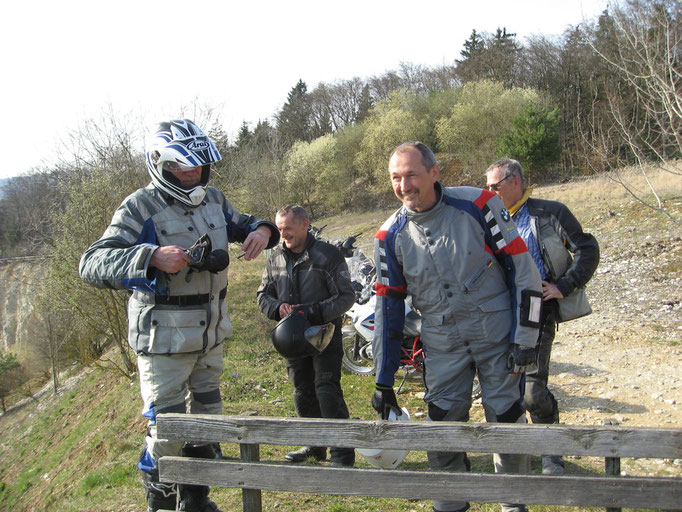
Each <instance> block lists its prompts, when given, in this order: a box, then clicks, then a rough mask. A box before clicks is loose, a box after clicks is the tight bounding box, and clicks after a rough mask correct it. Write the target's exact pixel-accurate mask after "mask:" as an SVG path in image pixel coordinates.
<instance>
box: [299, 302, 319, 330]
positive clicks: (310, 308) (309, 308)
mask: <svg viewBox="0 0 682 512" xmlns="http://www.w3.org/2000/svg"><path fill="white" fill-rule="evenodd" d="M296 309H297V310H299V311H303V313H304V314H305V317H306V318H307V319H308V321H309V322H310V324H311V325H322V324H323V323H325V322H324V321H323V320H322V317H321V316H320V305H319V304H318V303H317V302H312V303H310V304H301V305H300V306H298V308H296Z"/></svg>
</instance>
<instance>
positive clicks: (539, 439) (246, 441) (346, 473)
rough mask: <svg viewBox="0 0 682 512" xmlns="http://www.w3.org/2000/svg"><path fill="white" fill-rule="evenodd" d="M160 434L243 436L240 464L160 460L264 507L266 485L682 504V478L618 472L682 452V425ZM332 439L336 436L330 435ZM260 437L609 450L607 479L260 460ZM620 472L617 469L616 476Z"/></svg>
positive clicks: (359, 492) (170, 428)
mask: <svg viewBox="0 0 682 512" xmlns="http://www.w3.org/2000/svg"><path fill="white" fill-rule="evenodd" d="M157 432H158V435H159V437H162V438H166V439H178V440H187V441H189V440H191V441H195V442H221V443H239V444H240V446H241V456H242V460H241V461H229V460H206V459H193V458H186V457H162V458H161V460H160V461H159V472H160V476H161V479H162V480H163V481H168V482H177V483H187V484H203V485H212V486H222V487H233V488H242V490H243V510H244V511H245V512H260V511H261V510H262V505H261V494H260V493H261V490H266V491H292V492H306V493H317V494H343V495H351V496H383V497H393V498H406V499H451V500H463V501H477V502H493V503H501V502H509V503H527V504H543V505H565V506H574V507H575V506H579V507H580V506H592V507H606V508H607V510H618V509H619V508H620V507H643V508H658V509H681V508H682V478H679V477H665V478H663V477H643V476H636V477H633V476H628V477H616V475H619V471H617V470H614V468H617V467H618V466H619V463H620V458H621V457H640V458H670V459H678V458H682V429H672V428H633V427H622V426H577V425H576V426H568V425H508V424H495V423H459V422H418V421H412V422H386V421H366V420H324V419H307V418H305V419H304V418H269V417H268V418H266V417H254V416H244V417H242V416H210V415H186V414H161V415H159V416H158V418H157ZM332 440H333V441H332ZM260 444H274V445H312V446H328V445H333V446H352V447H354V448H402V449H404V448H405V447H409V448H410V449H416V450H445V451H467V452H471V453H528V454H542V453H552V454H561V455H581V456H593V457H604V458H605V467H606V469H607V475H606V476H569V475H564V476H561V477H556V476H544V475H537V474H532V475H503V474H489V473H450V472H443V471H430V470H424V471H404V470H400V469H398V470H381V469H366V468H337V467H328V466H310V465H292V464H288V463H276V462H261V461H259V448H258V446H259V445H260ZM608 471H615V473H616V475H608Z"/></svg>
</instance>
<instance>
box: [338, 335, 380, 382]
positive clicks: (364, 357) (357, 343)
mask: <svg viewBox="0 0 682 512" xmlns="http://www.w3.org/2000/svg"><path fill="white" fill-rule="evenodd" d="M341 364H342V365H343V367H344V368H345V369H346V370H348V371H349V372H351V373H354V374H356V375H374V360H373V359H372V344H371V343H368V342H367V341H365V340H364V339H363V338H362V337H361V336H360V335H359V334H357V333H354V334H351V335H347V336H344V337H343V359H342V360H341Z"/></svg>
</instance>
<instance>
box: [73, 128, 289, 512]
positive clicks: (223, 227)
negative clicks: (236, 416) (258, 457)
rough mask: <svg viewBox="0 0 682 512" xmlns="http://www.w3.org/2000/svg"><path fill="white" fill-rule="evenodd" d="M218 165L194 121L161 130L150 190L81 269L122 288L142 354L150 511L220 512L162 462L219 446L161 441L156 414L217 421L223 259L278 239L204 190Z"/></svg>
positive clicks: (131, 203)
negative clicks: (164, 477)
mask: <svg viewBox="0 0 682 512" xmlns="http://www.w3.org/2000/svg"><path fill="white" fill-rule="evenodd" d="M220 160H221V156H220V153H219V151H218V148H217V147H216V146H215V144H214V143H213V141H212V140H211V139H210V138H209V137H208V136H207V135H206V134H205V133H204V132H203V131H202V130H201V129H200V128H199V127H198V126H196V125H195V124H194V123H193V122H192V121H190V120H188V119H181V120H174V121H170V122H164V123H161V124H160V125H159V127H158V129H157V130H156V132H155V133H154V134H153V135H152V137H151V141H150V143H149V146H148V149H147V170H148V172H149V175H150V177H151V183H150V184H149V185H147V186H146V187H144V188H141V189H138V190H137V191H135V192H133V193H132V194H131V195H129V196H128V197H127V198H126V199H125V200H124V201H123V203H122V204H121V205H120V206H119V208H118V209H117V210H116V212H115V213H114V217H113V219H112V221H111V224H110V225H109V227H108V228H107V229H106V231H105V232H104V234H103V235H102V237H101V238H100V239H99V240H97V241H96V242H94V243H93V244H92V245H91V246H90V248H89V249H88V250H87V251H85V253H84V254H83V256H82V258H81V262H80V268H79V270H80V275H81V277H82V278H83V280H84V281H86V282H87V283H90V284H92V285H94V286H97V287H100V288H113V289H126V290H128V292H129V293H130V299H129V302H128V322H129V324H130V325H129V330H128V343H129V345H130V346H131V348H132V349H133V350H134V351H135V353H136V354H137V366H138V373H139V376H140V393H141V394H142V399H143V401H144V410H143V416H145V417H146V418H147V419H148V429H147V435H146V437H145V443H144V447H143V449H142V453H141V455H140V460H139V461H138V463H137V467H138V468H139V469H140V472H141V475H142V483H143V486H144V490H145V495H146V498H147V511H148V512H155V511H157V510H161V509H170V510H176V501H179V508H178V509H177V510H184V511H187V512H219V511H218V508H217V506H216V504H215V503H214V502H213V501H211V500H210V499H209V498H208V492H209V489H208V487H205V486H198V485H180V486H178V488H176V486H175V485H174V484H167V483H163V482H159V472H158V466H157V462H158V460H159V458H160V457H162V456H164V455H180V454H181V453H182V454H183V455H187V456H191V457H202V458H215V457H217V456H218V453H216V450H215V447H214V446H213V445H211V444H206V443H200V442H197V443H187V444H185V445H184V446H183V443H182V442H181V441H180V442H178V441H170V440H166V439H160V438H158V437H157V434H156V420H155V418H156V415H157V414H160V413H168V412H175V413H185V412H190V413H200V414H220V412H221V411H222V399H221V396H220V387H219V386H220V376H221V374H222V371H223V347H222V342H223V340H224V339H225V338H227V337H228V336H230V334H231V332H232V325H231V323H230V319H229V317H228V314H227V302H226V295H227V266H228V264H229V257H228V253H227V248H228V243H229V242H240V243H241V244H242V245H241V248H242V250H243V251H244V255H245V256H244V257H245V259H246V260H247V261H250V260H253V259H254V258H256V257H257V256H258V255H259V254H260V252H261V251H262V250H263V249H265V248H266V247H273V246H275V245H276V244H277V242H278V241H279V232H278V231H277V227H276V226H275V225H274V224H273V223H272V222H269V221H264V220H260V219H257V218H255V217H253V216H251V215H246V214H241V213H239V212H238V211H237V210H235V208H234V207H233V206H232V205H231V204H230V203H229V202H228V201H227V199H225V196H224V195H223V194H222V192H220V191H219V190H218V189H216V188H214V187H209V186H208V181H209V176H210V170H211V165H212V164H215V163H216V162H218V161H220Z"/></svg>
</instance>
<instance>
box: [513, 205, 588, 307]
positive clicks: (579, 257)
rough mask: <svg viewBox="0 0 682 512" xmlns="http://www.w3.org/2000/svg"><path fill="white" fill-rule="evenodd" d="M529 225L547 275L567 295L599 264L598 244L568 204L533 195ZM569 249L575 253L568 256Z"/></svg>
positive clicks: (580, 285)
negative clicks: (536, 197)
mask: <svg viewBox="0 0 682 512" xmlns="http://www.w3.org/2000/svg"><path fill="white" fill-rule="evenodd" d="M526 204H527V205H528V214H529V215H530V225H531V229H532V231H533V235H535V239H536V240H537V242H538V246H539V247H540V252H541V253H542V256H543V260H544V261H545V265H546V267H547V268H546V270H547V275H549V276H551V279H550V280H551V281H552V282H553V283H554V284H556V286H557V288H559V291H560V292H561V294H562V295H563V296H564V297H568V296H569V295H570V294H571V293H572V292H573V291H574V290H576V289H577V288H582V287H584V286H585V285H586V284H587V282H588V281H589V280H590V278H591V277H592V275H593V274H594V272H595V270H596V269H597V265H598V264H599V244H598V243H597V240H596V239H595V238H594V236H592V235H591V234H589V233H585V232H584V231H583V228H582V226H581V225H580V223H579V222H578V220H577V219H576V218H575V217H574V216H573V214H572V213H571V211H570V210H569V209H568V208H567V207H566V205H564V204H562V203H560V202H558V201H548V200H544V199H534V198H530V199H528V200H527V201H526ZM567 251H568V252H570V253H572V255H573V257H572V258H571V257H570V256H568V254H567Z"/></svg>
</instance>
